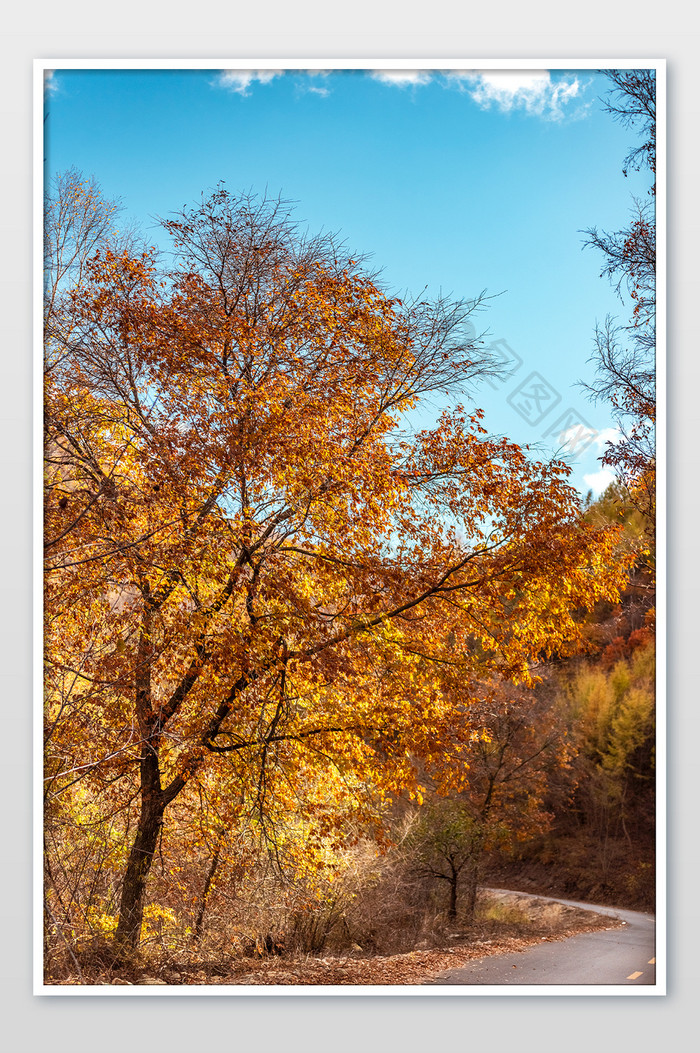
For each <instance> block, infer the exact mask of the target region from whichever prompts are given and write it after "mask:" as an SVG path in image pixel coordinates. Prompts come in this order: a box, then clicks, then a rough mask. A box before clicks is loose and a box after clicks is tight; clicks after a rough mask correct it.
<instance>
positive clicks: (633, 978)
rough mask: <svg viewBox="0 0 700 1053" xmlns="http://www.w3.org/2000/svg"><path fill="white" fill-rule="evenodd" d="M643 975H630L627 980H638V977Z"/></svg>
mask: <svg viewBox="0 0 700 1053" xmlns="http://www.w3.org/2000/svg"><path fill="white" fill-rule="evenodd" d="M641 975H642V974H641V973H630V975H629V976H628V977H627V979H628V980H636V979H637V977H638V976H641Z"/></svg>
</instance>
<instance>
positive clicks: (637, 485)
mask: <svg viewBox="0 0 700 1053" xmlns="http://www.w3.org/2000/svg"><path fill="white" fill-rule="evenodd" d="M606 75H607V77H608V80H609V81H610V83H611V88H610V90H609V91H608V94H607V97H606V102H605V106H606V110H607V112H608V113H610V114H611V115H612V117H613V119H615V120H617V121H619V122H621V123H622V124H623V125H624V126H625V127H630V128H634V129H635V130H636V131H638V133H639V134H640V136H641V143H640V144H639V145H637V146H636V147H634V148H633V149H632V150H631V151H630V153H629V154H628V156H627V157H626V159H625V162H624V165H623V172H624V174H625V175H627V173H628V172H629V171H631V170H637V171H648V172H649V173H650V175H651V177H652V183H651V185H650V187H649V198H648V199H647V200H644V201H639V200H635V201H634V204H633V208H632V214H631V217H630V221H629V223H628V225H627V226H626V227H624V228H622V229H621V230H617V231H599V230H598V229H597V228H596V227H592V228H590V229H589V230H587V231H586V235H587V240H586V243H585V244H586V245H588V246H591V247H593V248H594V249H596V250H597V251H598V252H599V253H601V254H602V257H603V270H602V273H601V277H606V278H607V279H608V280H609V281H610V282H611V283H612V284H613V285H614V287H615V289H616V291H617V293H618V295H619V296H620V299H621V301H622V302H623V303H625V304H626V305H629V308H630V311H631V316H630V318H629V321H627V322H626V323H619V322H617V321H616V319H614V318H612V317H608V318H606V319H605V322H604V323H602V324H600V325H598V326H597V327H596V331H595V350H594V354H593V358H592V361H593V363H594V365H595V368H596V376H595V379H594V380H593V382H592V383H591V384H590V385H585V386H586V387H587V390H588V392H589V395H590V396H591V398H592V399H594V400H595V401H604V402H605V403H607V404H608V405H609V406H610V407H611V408H612V412H613V416H614V419H615V422H616V424H617V426H618V428H619V430H620V433H621V437H620V440H619V441H618V442H615V443H609V444H608V448H607V450H606V452H605V455H604V457H603V463H604V464H606V465H608V466H609V467H611V468H612V469H613V470H614V471H615V473H616V475H617V477H618V479H619V481H620V482H621V483H622V484H623V485H624V486H625V487H626V488H627V490H628V492H629V494H630V496H631V498H632V500H633V501H634V503H635V505H636V507H637V508H638V509H639V510H640V511H641V512H642V513H643V515H644V516H645V518H646V523H647V531H648V533H649V534H650V536H653V533H654V523H655V512H656V446H655V422H656V212H655V208H656V198H655V192H656V77H655V73H654V71H653V70H609V71H606Z"/></svg>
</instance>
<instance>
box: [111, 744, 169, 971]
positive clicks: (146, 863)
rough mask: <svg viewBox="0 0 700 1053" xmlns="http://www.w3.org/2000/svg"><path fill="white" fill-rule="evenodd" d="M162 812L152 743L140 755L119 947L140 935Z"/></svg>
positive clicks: (129, 945) (130, 946)
mask: <svg viewBox="0 0 700 1053" xmlns="http://www.w3.org/2000/svg"><path fill="white" fill-rule="evenodd" d="M164 811H165V800H164V798H163V793H162V791H161V786H160V770H159V763H158V754H157V752H156V748H155V746H154V745H153V744H147V746H146V751H145V753H144V755H143V757H142V758H141V815H140V816H139V821H138V826H137V829H136V837H135V838H134V843H133V845H132V847H131V852H130V853H129V859H128V862H127V864H126V871H125V874H124V884H123V885H122V898H121V904H120V908H119V922H118V924H117V931H116V935H115V938H114V941H115V944H116V947H117V949H119V950H125V951H127V952H128V951H130V950H134V949H135V948H136V947H138V944H139V940H140V938H141V926H142V924H143V911H144V907H145V904H146V882H147V880H148V875H149V872H150V869H151V864H152V862H153V856H154V854H155V851H156V848H157V846H158V838H159V837H160V831H161V828H162V826H163V813H164Z"/></svg>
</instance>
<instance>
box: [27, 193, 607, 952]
mask: <svg viewBox="0 0 700 1053" xmlns="http://www.w3.org/2000/svg"><path fill="white" fill-rule="evenodd" d="M165 226H166V227H167V228H168V230H169V231H170V233H171V235H172V236H173V239H174V244H175V251H176V264H175V267H174V269H172V270H170V271H169V272H165V271H163V270H162V269H161V268H160V267H159V266H157V263H156V260H155V258H154V256H153V255H152V254H149V253H146V254H143V255H140V256H139V255H134V254H129V253H126V252H125V253H121V254H120V253H111V252H109V251H103V252H102V253H101V254H98V255H97V256H96V257H95V258H94V259H93V261H92V263H91V265H90V268H89V276H88V277H87V279H84V280H83V281H82V282H81V284H80V285H79V287H77V288H76V289H74V290H73V291H72V293H70V294H68V295H66V296H64V299H63V301H62V304H61V307H60V310H58V311H57V314H56V318H57V319H58V321H56V323H55V325H54V327H53V330H52V338H51V339H52V341H57V342H59V343H60V341H61V335H60V334H61V331H63V332H64V333H65V334H67V336H66V339H65V341H64V344H63V345H62V346H61V348H60V354H54V355H52V356H50V361H51V362H52V363H55V365H53V366H52V368H51V369H49V370H48V372H47V379H46V389H45V411H46V412H45V420H46V464H47V490H46V519H45V539H46V554H47V564H46V568H47V569H46V643H47V648H46V654H47V663H48V664H47V668H48V672H47V690H48V700H49V701H48V706H47V720H48V741H49V752H48V760H47V778H48V786H49V797H51V795H52V794H54V795H58V794H60V793H61V792H62V788H63V787H65V786H66V785H68V784H69V783H70V782H72V781H73V780H74V779H75V778H76V777H77V776H76V774H75V773H76V772H79V773H80V775H81V776H82V777H84V778H86V779H88V780H91V782H90V785H91V786H92V790H91V792H92V793H93V794H99V793H107V792H108V791H107V788H108V787H109V793H110V794H111V797H110V801H111V806H113V807H114V808H115V810H116V808H118V807H119V804H120V802H128V801H129V800H131V799H133V797H134V795H135V794H137V793H138V794H140V800H141V805H140V818H139V824H138V829H137V833H136V837H135V840H134V843H133V845H132V850H131V855H130V857H129V861H128V862H127V865H126V870H125V875H124V891H123V897H122V914H121V919H120V928H119V930H118V933H117V935H118V938H119V939H121V940H122V941H124V942H125V943H130V944H132V945H133V944H135V943H136V942H137V941H138V933H139V931H140V926H141V919H142V915H143V906H144V902H145V884H146V878H147V875H148V869H149V867H150V861H151V859H152V857H153V852H154V850H155V846H156V843H157V838H158V836H159V834H160V830H161V827H162V823H163V816H164V813H165V810H166V808H167V806H168V805H169V804H171V802H173V801H174V800H175V799H176V798H177V797H179V796H180V795H181V794H184V795H185V796H186V795H187V793H190V795H192V794H193V793H194V792H195V791H194V790H193V789H192V787H197V792H199V793H200V794H201V792H202V791H203V788H204V787H205V786H206V790H207V794H208V795H209V798H208V799H210V800H215V801H216V802H217V803H216V807H217V808H218V810H219V815H220V817H222V820H223V822H224V823H232V822H235V821H236V818H237V817H238V816H240V814H241V811H242V810H243V809H245V808H246V807H254V808H256V809H257V810H258V812H259V815H260V818H261V822H262V823H263V824H264V823H265V822H270V821H271V816H272V815H273V814H274V812H275V809H282V810H284V809H289V808H292V809H295V808H296V809H300V810H301V812H302V813H303V812H304V809H306V813H308V814H309V815H311V814H318V813H319V811H321V812H323V814H324V815H325V816H326V819H325V820H324V822H325V823H326V826H327V827H328V826H329V825H331V826H332V822H333V818H332V817H333V816H334V815H336V816H337V815H338V814H340V811H339V809H340V804H339V803H338V802H339V801H340V800H341V799H342V800H346V799H347V797H348V794H349V795H350V796H352V795H353V794H355V795H358V796H362V794H363V793H364V792H365V791H366V787H367V785H368V783H371V786H372V792H377V793H379V794H381V793H383V792H384V793H388V792H392V791H394V790H396V789H397V788H400V787H404V786H406V785H408V784H410V780H411V778H412V768H413V764H414V762H415V760H416V759H418V758H421V757H427V756H431V757H434V756H436V755H437V754H439V750H440V736H441V729H443V730H444V729H447V728H449V727H450V725H451V713H452V714H454V710H453V708H452V707H453V703H452V702H451V701H450V700H451V699H452V698H453V696H454V690H453V685H454V683H455V679H456V678H457V679H459V680H460V681H461V682H463V683H464V684H465V685H468V684H469V683H475V682H476V680H477V679H478V678H480V677H484V676H490V675H493V674H498V675H500V676H502V677H507V678H511V679H513V680H516V681H519V682H524V683H528V682H529V681H530V679H531V673H530V664H531V662H532V661H533V660H536V659H537V658H541V657H543V656H546V655H549V654H552V653H553V652H555V651H557V652H562V651H565V650H567V649H570V648H572V647H575V646H576V643H577V640H578V638H579V626H578V622H577V617H576V612H577V611H579V610H580V609H581V608H589V607H591V605H593V604H594V603H596V602H597V601H598V600H600V599H603V598H607V599H614V598H615V597H616V595H617V591H618V589H619V587H620V585H621V583H622V580H623V575H624V569H625V568H624V566H623V564H622V563H621V562H620V560H619V559H616V558H613V551H614V544H615V539H616V536H617V532H616V530H615V529H614V528H607V529H595V528H594V527H592V526H591V525H590V524H586V523H584V522H583V521H582V519H581V515H580V508H579V501H578V497H577V495H576V494H575V492H574V491H573V489H572V488H570V487H569V485H568V484H567V481H566V477H567V473H568V469H567V468H566V467H565V466H564V465H562V464H560V463H556V462H554V463H549V464H543V463H536V462H532V461H530V460H529V459H528V458H527V457H526V454H525V452H524V451H523V450H522V449H520V448H519V447H518V446H516V445H514V444H512V443H509V442H508V441H507V440H505V439H500V438H492V437H489V436H488V435H487V433H486V432H485V431H484V429H483V427H482V425H481V422H480V421H481V414H480V412H479V411H475V412H472V413H468V412H466V411H465V410H464V409H463V408H462V407H459V406H458V407H457V408H455V409H453V410H446V411H445V412H443V414H442V415H441V417H440V418H439V420H438V421H437V423H436V424H435V425H434V426H433V427H431V428H428V429H426V430H423V431H418V432H412V431H411V430H410V429H409V427H408V424H407V417H406V415H407V414H408V413H409V411H416V410H417V409H418V407H419V406H420V403H421V400H422V399H424V398H425V397H426V396H428V395H430V394H431V393H437V392H440V391H442V392H445V391H454V390H458V389H460V388H463V387H464V385H465V384H466V383H467V382H469V381H470V380H473V379H474V378H475V377H478V376H479V375H480V374H483V373H484V372H486V371H487V370H488V369H489V367H490V363H489V361H488V359H487V358H486V357H485V355H484V353H483V352H480V351H479V350H478V349H477V348H476V347H475V346H474V344H473V343H470V342H469V340H468V339H466V338H465V337H464V336H463V330H462V323H463V322H464V320H465V317H466V315H467V314H468V313H469V309H470V305H464V304H450V303H447V302H446V301H439V302H437V303H423V302H413V303H408V304H407V303H404V302H401V301H400V300H398V299H396V298H391V297H389V296H387V295H386V294H385V293H384V292H382V290H381V289H380V288H379V287H378V286H377V284H376V283H375V282H374V281H373V280H372V279H371V278H369V277H368V276H367V275H366V274H365V273H364V272H363V271H362V269H361V268H360V267H359V265H358V264H357V263H356V262H355V261H353V260H351V259H348V258H347V257H345V256H343V254H342V253H341V252H340V250H339V249H338V247H337V246H336V245H335V244H334V243H333V241H332V240H331V239H328V238H322V239H313V240H309V239H306V238H304V237H303V236H302V235H300V233H299V232H298V231H297V229H296V228H295V227H294V225H293V223H292V222H291V219H290V217H289V214H288V213H287V211H286V210H285V209H284V207H283V206H281V205H280V204H279V203H278V202H272V203H271V202H268V201H262V202H260V201H258V200H256V199H252V198H241V199H235V198H233V197H231V196H230V195H229V194H228V193H227V192H226V191H225V190H223V189H219V190H217V191H216V192H215V193H214V194H213V195H212V196H211V197H210V198H209V199H207V200H204V201H203V202H202V204H201V206H200V207H198V208H194V209H191V210H185V211H184V212H183V213H182V215H181V216H180V217H179V218H178V219H177V220H173V221H170V222H167V223H166V224H165ZM61 319H63V320H64V322H65V324H64V326H63V330H62V329H61ZM446 671H449V685H448V687H447V688H446V687H445V679H444V674H445V673H446ZM188 799H189V798H188ZM194 799H195V798H194V797H192V800H194ZM200 800H201V798H200ZM306 813H305V814H306Z"/></svg>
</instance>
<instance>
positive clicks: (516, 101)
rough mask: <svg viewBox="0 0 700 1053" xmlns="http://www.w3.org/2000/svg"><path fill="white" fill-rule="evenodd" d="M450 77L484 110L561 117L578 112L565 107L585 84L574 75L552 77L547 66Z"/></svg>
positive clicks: (450, 75) (461, 74)
mask: <svg viewBox="0 0 700 1053" xmlns="http://www.w3.org/2000/svg"><path fill="white" fill-rule="evenodd" d="M446 79H447V80H448V81H452V82H453V83H454V84H455V85H456V86H459V88H460V89H461V90H462V91H466V92H467V93H468V94H469V96H470V97H471V98H472V99H473V100H474V102H475V103H476V104H477V106H480V107H481V108H482V109H483V110H488V109H491V107H492V106H493V107H495V108H496V109H498V110H500V111H501V113H512V112H513V111H514V110H520V111H524V112H525V113H527V114H529V115H530V116H531V117H541V118H543V119H544V120H548V121H561V120H563V118H564V117H565V116H567V115H568V116H572V115H573V116H581V114H582V107H578V108H577V110H576V112H575V114H572V111H571V110H567V109H566V108H567V107H568V106H569V105H570V104H571V103H572V102H573V100H575V99H580V96H581V94H582V92H583V90H584V87H585V85H583V84H582V83H581V81H579V79H578V77H576V76H569V77H562V78H561V79H559V80H553V79H552V75H551V73H549V71H548V70H515V69H513V70H511V69H504V70H491V71H489V72H484V71H478V72H477V71H475V72H473V73H472V72H470V73H462V72H461V71H460V72H456V73H449V74H447V78H446Z"/></svg>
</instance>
